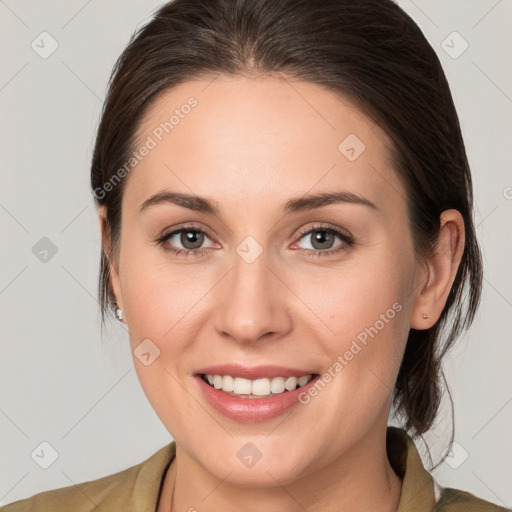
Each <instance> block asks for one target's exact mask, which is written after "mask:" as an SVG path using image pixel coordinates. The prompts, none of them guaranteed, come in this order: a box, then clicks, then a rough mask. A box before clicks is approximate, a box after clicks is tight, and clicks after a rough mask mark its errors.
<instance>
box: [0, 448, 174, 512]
mask: <svg viewBox="0 0 512 512" xmlns="http://www.w3.org/2000/svg"><path fill="white" fill-rule="evenodd" d="M174 454H175V443H174V442H172V443H170V444H169V445H167V446H164V447H163V448H161V449H160V450H158V451H157V452H156V453H154V454H153V455H152V456H150V457H149V458H147V459H146V460H144V461H143V462H141V463H139V464H137V465H135V466H131V467H129V468H127V469H124V470H122V471H119V472H117V473H114V474H111V475H107V476H104V477H102V478H98V479H97V480H91V481H87V482H83V483H80V484H75V485H70V486H67V487H61V488H59V489H52V490H49V491H44V492H40V493H38V494H35V495H34V496H32V497H30V498H26V499H22V500H18V501H15V502H14V503H9V504H8V505H4V506H3V507H0V512H97V511H98V510H101V511H102V512H107V511H112V512H113V511H116V512H117V511H119V510H134V509H135V508H138V507H142V508H144V506H147V504H148V503H149V502H153V501H155V502H156V500H157V498H158V494H159V491H160V485H161V481H162V476H163V475H164V473H165V469H166V467H167V466H168V464H169V462H170V461H171V460H172V458H173V457H174Z"/></svg>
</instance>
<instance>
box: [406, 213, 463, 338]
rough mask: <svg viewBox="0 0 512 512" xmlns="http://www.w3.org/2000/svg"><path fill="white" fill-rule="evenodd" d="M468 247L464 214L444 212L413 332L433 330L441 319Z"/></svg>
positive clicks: (417, 304) (421, 288) (413, 314)
mask: <svg viewBox="0 0 512 512" xmlns="http://www.w3.org/2000/svg"><path fill="white" fill-rule="evenodd" d="M464 244H465V236H464V219H463V218H462V215H461V214H460V212H459V211H457V210H446V211H444V212H443V213H442V214H441V217H440V231H439V237H438V244H437V247H436V248H435V251H434V253H433V254H432V255H431V256H429V258H428V260H427V265H426V267H427V268H426V269H425V271H424V272H423V277H422V280H421V283H420V285H419V291H418V295H417V296H416V301H415V304H414V307H413V310H412V312H411V327H412V328H413V329H429V328H430V327H432V326H433V325H434V324H435V323H436V322H437V320H438V319H439V317H440V316H441V313H442V312H443V309H444V306H445V304H446V300H447V298H448V295H449V293H450V290H451V288H452V284H453V281H454V279H455V276H456V274H457V270H458V268H459V264H460V260H461V258H462V254H463V253H464ZM426 317H427V318H426Z"/></svg>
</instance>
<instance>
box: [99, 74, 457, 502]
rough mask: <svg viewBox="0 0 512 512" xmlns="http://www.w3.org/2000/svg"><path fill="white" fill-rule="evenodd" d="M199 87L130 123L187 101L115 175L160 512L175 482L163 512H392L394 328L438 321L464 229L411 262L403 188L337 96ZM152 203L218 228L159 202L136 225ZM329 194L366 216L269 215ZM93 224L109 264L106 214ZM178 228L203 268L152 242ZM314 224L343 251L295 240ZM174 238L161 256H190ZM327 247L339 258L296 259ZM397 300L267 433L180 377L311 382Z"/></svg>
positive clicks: (365, 126) (117, 262) (123, 268)
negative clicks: (255, 369) (306, 374)
mask: <svg viewBox="0 0 512 512" xmlns="http://www.w3.org/2000/svg"><path fill="white" fill-rule="evenodd" d="M212 80H213V79H212V77H208V78H205V79H201V80H194V81H189V82H187V83H184V84H181V85H179V86H176V87H174V88H172V89H170V90H168V91H165V93H163V94H162V95H160V96H159V98H158V99H157V101H156V102H155V103H153V104H152V105H151V107H150V109H149V110H148V112H146V115H145V118H144V119H143V122H142V123H141V125H140V127H139V130H138V135H139V136H140V140H141V141H143V140H145V139H146V137H147V136H148V135H151V133H152V130H154V129H155V127H157V126H158V125H159V124H160V123H161V122H163V121H165V120H168V119H169V116H170V115H171V114H172V112H173V111H174V109H176V108H180V106H181V105H183V104H185V103H186V101H187V99H188V98H189V97H190V96H194V97H195V98H196V99H197V101H198V105H197V106H196V107H195V108H194V109H192V111H191V112H190V114H188V115H187V116H185V117H184V118H183V119H180V122H179V125H177V126H175V128H174V129H173V130H172V132H170V133H169V134H168V135H166V136H165V137H164V138H163V140H162V141H161V142H159V143H158V145H157V146H156V147H155V148H154V149H152V150H151V151H150V152H149V154H148V155H147V156H146V157H144V158H143V159H142V161H141V162H140V163H139V164H138V165H137V166H136V168H135V169H133V170H132V171H131V173H130V175H129V176H128V178H127V180H128V181H127V183H126V188H125V191H124V195H123V201H122V229H121V242H120V256H119V259H115V258H113V259H112V261H111V271H112V275H111V283H112V286H113V290H114V293H115V295H116V298H117V302H118V305H119V307H120V308H121V309H122V310H123V313H124V321H125V322H126V324H127V326H128V330H129V333H130V343H131V348H132V350H135V349H136V348H137V346H138V345H139V344H140V343H141V341H142V340H144V339H147V338H149V339H150V340H151V341H152V342H153V343H154V344H155V345H156V346H158V348H159V349H160V351H161V353H160V356H159V357H158V358H157V359H155V360H154V362H153V363H152V364H150V365H149V366H145V365H143V364H141V362H140V361H139V360H138V359H137V358H136V357H134V364H135V367H136V371H137V374H138V377H139V379H140V382H141V384H142V387H143V389H144V392H145V393H146V395H147V397H148V399H149V401H150V403H151V404H152V406H153V408H154V409H155V411H156V413H157V414H158V416H159V417H160V419H161V421H162V422H163V423H164V425H165V426H166V428H167V429H168V430H169V432H170V433H171V434H172V436H173V438H174V439H175V441H176V446H177V456H176V459H175V460H174V462H173V464H171V466H170V467H169V470H168V471H167V474H166V476H165V481H164V488H163V492H162V495H161V499H160V502H159V508H158V510H159V511H160V512H162V511H169V509H170V497H171V492H172V490H173V486H174V479H175V477H177V479H176V488H175V492H174V509H175V510H188V509H189V507H195V508H196V509H197V510H208V511H224V512H225V511H231V510H237V511H239V510H246V511H253V510H254V511H256V510H267V511H270V512H273V511H276V512H277V511H280V512H282V511H285V512H286V511H290V512H291V511H299V510H305V509H306V510H308V511H312V512H313V511H324V512H325V511H334V510H336V511H339V510H351V511H359V510H360V511H363V510H381V511H383V512H385V511H395V510H396V509H397V507H398V503H399V499H400V492H401V483H402V482H401V480H400V478H399V477H398V476H397V475H396V473H395V472H394V471H393V469H392V467H391V465H390V463H389V460H388V458H387V455H386V445H385V439H386V437H385V436H386V426H387V420H388V415H389V410H390V403H391V396H392V389H393V385H394V382H395V380H396V377H397V375H398V370H399V366H400V362H401V359H402V355H403V352H404V349H405V344H406V341H407V334H408V332H409V329H410V328H411V327H413V328H415V329H427V328H429V327H430V326H432V325H433V324H434V323H435V322H436V321H437V319H438V318H439V316H440V314H441V312H442V310H443V308H444V305H445V302H446V299H447V296H448V293H449V291H450V288H451V285H452V283H453V280H454V278H455V274H456V271H457V267H458V265H459V262H460V258H461V256H462V252H463V248H464V225H463V220H462V217H461V215H460V214H459V212H457V211H455V210H448V211H446V212H444V213H443V215H442V216H441V231H440V235H439V246H438V248H437V250H436V252H435V253H433V254H432V255H431V256H430V257H429V258H428V259H427V260H426V261H423V260H420V259H419V258H418V257H417V256H416V255H415V253H414V251H413V244H412V235H411V231H410V228H409V220H408V213H407V205H406V201H405V198H406V192H405V189H404V188H403V186H402V184H401V182H400V180H399V177H398V175H397V174H396V172H395V170H394V169H393V168H392V167H391V166H390V164H389V163H388V161H387V160H386V156H387V154H388V149H389V147H390V142H389V139H388V137H387V135H386V134H385V133H384V132H383V131H382V130H381V129H380V127H378V126H376V125H375V124H374V123H373V122H372V121H371V120H369V119H368V118H367V117H366V116H365V115H364V114H363V113H362V112H361V111H360V110H358V109H357V108H356V107H355V106H353V105H351V104H350V102H349V100H348V99H347V98H344V97H342V96H339V95H336V94H334V93H333V92H331V91H328V90H326V89H324V88H322V87H321V86H318V85H315V84H311V83H306V82H300V81H295V82H291V81H289V80H286V79H284V78H283V77H278V76H272V77H271V76H252V77H248V76H236V77H234V76H231V77H227V76H223V75H220V76H218V77H217V78H216V79H214V80H213V81H212ZM349 134H356V135H357V137H358V138H359V139H360V140H361V141H363V142H364V144H365V146H366V149H365V150H364V152H362V153H361V154H360V156H359V157H358V158H357V159H356V160H354V161H349V160H348V159H347V158H346V157H345V156H344V155H343V154H342V153H341V152H340V150H339V149H338V146H339V144H340V143H341V142H342V141H343V140H344V139H345V138H346V137H347V136H348V135H349ZM162 189H169V190H172V191H175V192H183V193H189V194H196V195H199V196H203V197H207V198H209V199H211V200H214V201H216V202H217V203H218V205H219V208H220V209H221V216H220V217H217V216H214V215H210V214H208V213H202V212H195V211H192V210H189V209H186V208H184V207H180V206H177V205H173V204H170V203H169V204H160V205H157V206H153V207H150V208H148V209H147V210H146V211H144V212H143V213H139V212H138V209H139V207H140V205H141V204H142V203H143V202H144V201H145V200H146V199H147V198H148V197H150V196H151V195H153V194H155V193H157V192H160V191H161V190H162ZM338 190H345V191H350V192H352V193H354V194H358V195H360V196H363V197H365V198H367V199H369V200H370V201H372V202H373V203H374V204H375V205H376V206H377V209H373V208H369V207H367V206H364V205H361V204H351V203H337V204H331V205H328V206H322V207H319V208H316V209H314V210H310V211H304V212H298V213H292V214H287V215H284V214H283V212H282V210H281V208H282V205H283V204H284V203H285V202H286V201H288V200H289V199H290V198H295V197H301V196H303V195H305V194H312V193H317V192H328V191H338ZM98 216H99V221H100V226H101V229H102V240H103V246H104V249H105V251H106V252H107V254H109V250H110V241H109V239H108V235H107V232H106V230H105V225H104V221H105V216H106V211H105V208H104V207H100V208H99V210H98ZM188 222H193V223H194V228H195V229H202V230H204V231H205V232H206V235H205V237H204V241H203V244H202V245H201V246H200V247H201V248H203V249H204V248H206V251H205V252H204V254H203V255H200V256H199V257H194V256H186V255H181V256H177V255H173V254H171V253H168V252H166V251H165V250H164V249H163V246H161V245H158V244H157V243H155V240H156V239H157V238H158V237H159V236H160V235H162V234H166V233H169V232H171V231H172V230H173V229H177V228H179V227H181V225H182V224H183V223H188ZM319 223H329V225H330V226H331V227H336V228H338V229H341V230H345V231H347V232H348V233H350V234H351V236H352V237H353V239H354V244H353V245H352V246H349V245H347V244H344V242H343V241H342V240H341V239H339V238H338V237H337V236H336V237H335V238H334V239H333V240H332V242H331V245H329V243H328V242H327V243H325V242H324V244H323V245H322V244H321V243H315V239H314V237H313V236H312V234H311V233H310V234H306V235H301V234H299V230H300V228H304V227H306V228H308V227H311V228H313V227H317V226H318V224H319ZM323 226H324V227H325V224H323ZM321 228H322V226H320V227H317V229H319V230H321ZM322 233H324V232H322ZM324 234H325V233H324ZM247 236H252V237H253V238H254V239H255V240H256V241H257V242H258V244H259V245H260V246H261V248H262V250H263V252H262V253H261V255H260V256H259V257H258V258H257V259H256V260H255V261H253V262H252V263H247V262H246V261H245V260H244V259H243V258H241V257H240V256H239V254H238V253H237V251H236V249H237V246H238V245H239V244H240V243H241V242H242V241H243V240H244V239H245V238H246V237H247ZM181 240H182V242H180V236H179V234H178V235H176V236H174V237H173V238H172V239H170V240H168V241H167V242H165V243H166V244H167V246H169V247H173V246H174V247H176V248H180V249H184V248H185V249H190V247H192V248H193V247H194V246H193V244H192V243H190V242H189V243H188V244H187V241H186V239H185V244H187V245H183V238H182V239H181ZM200 243H201V242H199V244H200ZM340 246H341V247H344V248H343V250H341V251H340V252H338V253H337V254H332V255H327V256H326V255H322V254H320V256H317V257H313V256H312V255H311V252H312V251H314V250H315V249H316V250H319V251H322V250H323V251H324V252H325V251H326V250H328V249H329V248H334V249H335V248H338V247H340ZM196 250H197V249H196ZM396 302H398V303H399V304H400V305H401V306H402V309H401V311H400V312H398V313H396V315H395V316H394V318H393V319H392V320H389V321H388V322H387V323H385V326H384V327H383V328H382V329H381V330H380V331H379V332H378V334H377V335H376V336H375V337H374V338H373V339H371V338H370V339H369V342H368V344H367V345H366V346H364V347H363V348H362V350H361V351H360V352H359V353H358V354H357V356H355V357H354V358H353V359H352V360H351V361H350V362H349V363H348V364H347V365H346V366H345V367H344V368H343V370H342V371H340V372H338V373H337V374H336V376H335V378H333V379H332V380H331V381H330V382H329V383H328V384H327V386H326V387H325V388H324V389H322V390H321V392H319V393H318V395H317V396H316V397H314V398H313V399H311V401H310V403H308V404H307V405H301V404H299V405H296V406H294V407H293V408H292V409H290V410H289V411H287V412H286V413H285V414H283V415H281V416H279V417H277V418H274V419H271V420H268V421H260V422H254V423H240V422H237V421H235V420H231V419H228V418H227V417H225V416H223V415H221V414H220V413H217V412H216V411H215V410H213V409H212V408H211V406H210V405H209V404H208V402H207V401H206V400H205V399H204V398H203V396H202V394H201V393H200V390H199V388H198V386H197V383H196V381H195V379H194V378H193V374H194V372H195V371H196V370H198V369H199V368H201V367H204V366H207V365H210V364H222V363H227V362H230V363H242V364H246V365H251V366H255V365H261V364H277V365H280V364H282V365H285V366H291V367H297V368H301V369H312V370H313V371H316V372H317V373H320V374H322V373H323V372H325V371H327V369H328V368H329V367H332V365H333V363H334V362H335V361H336V359H337V357H338V356H339V355H343V354H344V353H345V352H346V351H347V350H348V349H349V348H350V346H351V343H352V341H353V340H354V339H356V337H357V335H358V334H359V333H361V331H363V330H364V329H365V328H366V327H369V326H372V325H374V324H375V322H376V321H377V320H378V319H379V318H380V315H381V314H383V313H385V312H386V311H387V310H389V309H390V308H392V305H393V304H394V303H396ZM423 314H427V315H429V316H430V318H428V319H425V318H423ZM247 442H252V443H254V444H255V445H256V446H257V447H258V449H259V450H260V451H261V453H262V458H261V459H260V460H259V461H258V463H256V464H255V465H254V466H253V467H251V468H248V467H245V466H244V465H243V464H242V463H241V462H240V461H239V459H238V458H237V452H238V451H239V450H240V448H241V447H242V446H243V445H244V444H245V443H247ZM368 489H371V492H368ZM202 500H204V501H202Z"/></svg>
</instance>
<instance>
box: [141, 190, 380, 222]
mask: <svg viewBox="0 0 512 512" xmlns="http://www.w3.org/2000/svg"><path fill="white" fill-rule="evenodd" d="M335 203H350V204H358V205H363V206H367V207H369V208H372V209H374V210H378V209H379V208H378V207H377V206H376V205H375V203H373V202H372V201H370V200H369V199H366V198H365V197H362V196H359V195H357V194H354V193H352V192H348V191H339V192H326V193H318V194H312V195H308V196H302V197H297V198H292V199H290V200H288V201H287V202H286V203H285V204H284V206H283V213H284V214H290V213H297V212H302V211H306V210H313V209H315V208H320V207H322V206H327V205H330V204H335ZM158 204H175V205H178V206H182V207H183V208H188V209H189V210H194V211H197V212H203V213H209V214H211V215H216V216H218V217H220V207H219V205H218V203H217V202H215V201H211V200H209V199H206V198H205V197H200V196H195V195H191V194H184V193H180V192H171V191H168V190H164V191H162V192H159V193H157V194H154V195H153V196H151V197H149V198H148V199H146V200H145V201H144V202H143V203H142V205H141V206H140V208H139V212H140V213H141V212H143V211H144V210H146V209H148V208H149V207H150V206H154V205H158Z"/></svg>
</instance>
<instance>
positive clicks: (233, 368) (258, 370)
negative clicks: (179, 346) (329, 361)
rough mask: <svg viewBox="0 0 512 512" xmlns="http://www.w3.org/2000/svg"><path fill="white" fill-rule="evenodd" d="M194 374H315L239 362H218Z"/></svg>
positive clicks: (256, 376) (254, 376)
mask: <svg viewBox="0 0 512 512" xmlns="http://www.w3.org/2000/svg"><path fill="white" fill-rule="evenodd" d="M196 374H205V375H231V376H232V377H242V378H244V379H249V380H256V379H264V378H267V379H272V378H274V377H302V376H303V375H315V372H313V371H311V370H300V369H297V368H290V367H288V366H274V365H263V366H253V367H250V366H243V365H240V364H220V365H215V366H207V367H204V368H200V369H199V370H197V371H196Z"/></svg>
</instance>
